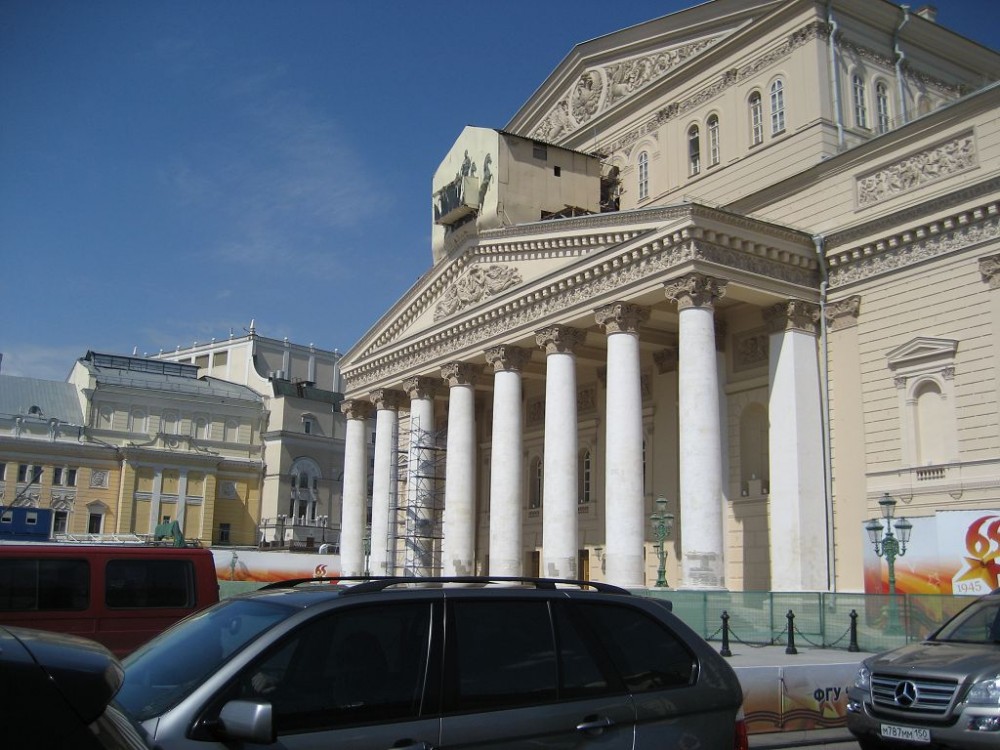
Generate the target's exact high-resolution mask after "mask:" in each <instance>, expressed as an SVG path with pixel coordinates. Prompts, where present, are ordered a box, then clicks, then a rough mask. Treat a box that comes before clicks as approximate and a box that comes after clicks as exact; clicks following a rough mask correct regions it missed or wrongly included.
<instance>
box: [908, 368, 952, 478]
mask: <svg viewBox="0 0 1000 750" xmlns="http://www.w3.org/2000/svg"><path fill="white" fill-rule="evenodd" d="M914 396H915V397H916V409H915V410H914V412H915V413H914V418H915V424H914V427H915V428H916V430H915V432H916V440H917V445H916V455H917V464H918V465H920V466H927V465H928V464H939V463H944V462H945V461H947V459H948V456H947V446H946V444H945V441H944V435H945V431H944V430H942V429H941V425H943V424H945V423H946V420H947V419H948V416H949V415H948V412H947V410H946V409H945V402H944V396H943V394H942V393H941V388H940V387H938V385H937V383H935V382H933V381H927V382H925V383H922V384H921V385H920V386H918V387H917V389H916V391H915V393H914Z"/></svg>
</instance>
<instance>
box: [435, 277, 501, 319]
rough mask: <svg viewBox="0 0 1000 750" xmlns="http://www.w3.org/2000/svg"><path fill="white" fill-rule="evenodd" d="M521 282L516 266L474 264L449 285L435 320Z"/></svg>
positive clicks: (439, 303)
mask: <svg viewBox="0 0 1000 750" xmlns="http://www.w3.org/2000/svg"><path fill="white" fill-rule="evenodd" d="M520 283H521V274H520V272H519V271H518V270H517V269H516V268H511V267H510V266H503V265H499V264H494V265H489V266H486V267H485V268H484V267H482V266H473V267H472V268H470V269H469V271H468V272H467V273H466V274H465V275H464V276H463V277H461V278H460V279H458V280H457V281H456V282H455V283H454V284H452V285H451V286H449V287H448V288H447V289H446V290H445V292H444V294H443V295H442V297H441V301H440V302H438V305H437V308H436V309H435V310H434V320H440V319H441V318H446V317H448V316H449V315H453V314H454V313H456V312H459V311H461V310H464V309H466V308H467V307H471V306H473V305H476V304H479V303H480V302H482V301H483V300H484V299H486V298H488V297H492V296H493V295H495V294H499V293H500V292H502V291H504V290H505V289H510V287H512V286H517V285H518V284H520Z"/></svg>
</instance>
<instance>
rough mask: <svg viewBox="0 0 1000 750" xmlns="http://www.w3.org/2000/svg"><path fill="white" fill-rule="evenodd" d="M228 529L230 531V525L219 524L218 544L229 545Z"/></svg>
mask: <svg viewBox="0 0 1000 750" xmlns="http://www.w3.org/2000/svg"><path fill="white" fill-rule="evenodd" d="M230 529H231V524H228V523H220V524H219V544H229V533H230Z"/></svg>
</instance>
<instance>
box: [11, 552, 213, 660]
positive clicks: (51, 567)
mask: <svg viewBox="0 0 1000 750" xmlns="http://www.w3.org/2000/svg"><path fill="white" fill-rule="evenodd" d="M217 601H219V584H218V581H217V579H216V574H215V562H214V560H213V558H212V553H211V551H210V550H208V549H201V548H197V547H176V548H175V547H157V546H145V545H112V544H104V545H96V544H94V545H91V544H0V624H3V625H19V626H22V627H27V628H39V629H42V630H54V631H56V632H60V633H73V634H75V635H81V636H84V637H86V638H92V639H93V640H95V641H98V642H99V643H102V644H104V645H105V646H107V647H108V648H109V649H110V650H111V651H113V652H114V653H115V655H116V656H118V657H122V656H125V655H126V654H128V653H129V652H131V651H133V650H134V649H135V648H137V647H138V646H141V645H142V644H143V643H145V642H146V641H148V640H149V639H150V638H152V637H153V636H154V635H157V634H158V633H160V632H161V631H162V630H164V629H166V628H167V627H168V626H170V625H172V624H173V623H175V622H177V621H178V620H180V619H181V618H183V617H187V616H188V615H190V614H192V613H194V612H197V611H198V610H200V609H203V608H204V607H207V606H208V605H210V604H214V603H215V602H217Z"/></svg>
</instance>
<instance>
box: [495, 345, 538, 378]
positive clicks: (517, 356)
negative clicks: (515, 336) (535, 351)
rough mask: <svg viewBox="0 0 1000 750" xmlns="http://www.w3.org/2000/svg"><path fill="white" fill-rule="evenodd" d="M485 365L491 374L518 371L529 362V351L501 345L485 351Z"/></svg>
mask: <svg viewBox="0 0 1000 750" xmlns="http://www.w3.org/2000/svg"><path fill="white" fill-rule="evenodd" d="M485 353H486V364H487V366H489V367H492V368H493V372H510V371H520V370H521V369H522V368H523V367H524V363H525V362H528V361H530V360H531V354H532V352H531V349H525V348H524V347H521V346H508V345H506V344H501V345H500V346H494V347H491V348H489V349H487V350H486V352H485Z"/></svg>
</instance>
